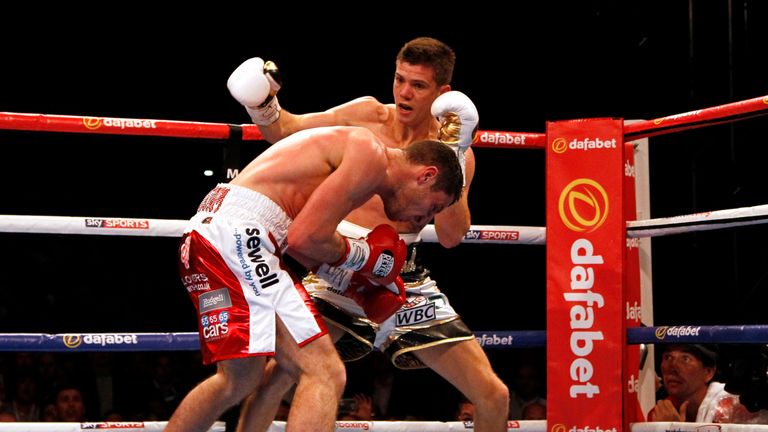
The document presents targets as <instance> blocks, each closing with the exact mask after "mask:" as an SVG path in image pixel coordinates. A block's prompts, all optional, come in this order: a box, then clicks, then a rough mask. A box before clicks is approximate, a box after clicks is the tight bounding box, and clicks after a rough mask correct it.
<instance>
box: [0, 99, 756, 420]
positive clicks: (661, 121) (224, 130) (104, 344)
mask: <svg viewBox="0 0 768 432" xmlns="http://www.w3.org/2000/svg"><path fill="white" fill-rule="evenodd" d="M765 114H768V96H765V97H759V98H754V99H749V100H745V101H740V102H735V103H730V104H726V105H722V106H717V107H711V108H705V109H700V110H696V111H691V112H687V113H682V114H677V115H671V116H667V117H662V118H657V119H654V120H649V121H636V122H632V123H630V122H627V123H626V124H625V123H622V122H621V121H620V120H616V119H586V120H570V121H567V122H552V123H549V124H548V131H547V133H545V134H538V133H517V132H504V131H479V132H478V134H477V137H476V139H475V143H474V144H473V145H474V146H475V147H481V148H482V147H487V148H528V149H530V148H538V149H544V150H545V151H547V158H548V159H547V161H548V168H547V169H548V170H549V169H550V163H552V164H555V163H556V162H554V160H555V158H558V157H561V156H562V155H569V156H570V155H571V154H575V155H578V157H580V158H581V157H584V156H585V155H588V156H590V157H591V154H590V151H592V153H597V152H603V153H605V154H608V153H609V152H610V151H611V150H616V149H618V150H622V149H624V151H626V154H623V153H622V152H621V151H618V153H617V154H615V155H613V156H611V158H612V160H610V161H607V162H606V161H605V160H601V161H600V163H601V164H603V163H604V164H606V165H601V166H602V167H605V171H607V172H608V174H607V175H610V176H612V178H611V180H609V181H608V182H614V185H613V186H616V190H618V191H619V192H615V191H611V190H609V189H610V187H606V186H604V184H605V183H606V181H604V180H599V181H598V180H591V179H586V180H585V178H584V177H580V176H582V174H576V175H575V176H576V177H578V178H575V179H567V180H568V181H569V183H568V184H567V185H565V186H564V187H563V188H560V190H554V189H552V186H551V185H548V190H547V195H548V196H547V207H550V208H551V209H552V210H548V213H547V228H545V227H531V226H497V225H473V226H472V227H471V229H470V231H469V232H468V233H467V234H466V236H465V239H464V242H465V243H479V244H519V245H542V244H545V242H546V243H547V245H548V252H547V254H548V255H547V260H548V262H549V264H548V268H547V273H548V276H547V280H548V285H547V292H548V295H547V314H548V316H549V315H550V314H552V313H553V312H554V314H553V315H555V314H557V313H559V312H562V310H566V311H567V310H568V309H567V308H569V307H571V308H572V307H575V306H573V305H572V304H568V303H567V302H566V303H564V304H561V305H560V306H557V305H555V306H552V305H551V303H556V301H557V300H558V298H560V297H565V298H566V299H568V298H569V297H568V296H569V295H572V296H578V295H581V296H582V297H579V298H578V299H577V300H572V301H582V302H584V303H586V305H587V306H588V307H591V306H594V305H595V304H597V303H600V302H602V301H603V300H604V301H605V306H604V307H603V306H601V305H599V308H600V309H602V311H599V313H601V314H603V315H605V314H608V313H610V314H611V318H610V321H609V322H610V323H611V325H615V326H616V329H606V328H603V329H601V330H600V331H599V332H598V331H593V332H591V333H590V336H583V335H582V333H578V332H576V331H574V332H571V333H567V332H566V334H564V335H563V334H561V335H560V336H557V335H555V334H554V333H557V332H553V331H550V332H546V331H543V330H542V331H478V332H475V335H476V338H477V341H478V342H479V343H480V344H481V345H482V346H483V347H484V348H486V349H509V348H528V347H543V346H546V347H547V349H548V352H549V353H548V366H547V371H548V377H550V378H549V381H550V382H551V381H554V380H553V379H552V378H553V377H554V378H557V379H558V380H559V377H560V376H561V375H562V374H561V372H562V371H561V369H562V368H563V366H562V364H558V361H559V360H560V359H553V358H552V355H553V353H557V355H558V356H565V354H569V353H567V352H566V351H564V350H563V347H562V346H561V345H558V344H562V342H563V337H565V338H566V344H567V338H569V337H570V338H571V341H572V340H573V339H574V337H575V338H576V340H577V343H576V345H575V348H574V345H573V344H572V345H571V349H572V351H573V353H574V354H575V357H576V359H575V360H573V363H571V368H573V367H574V366H573V365H574V364H575V365H576V369H577V370H578V371H579V373H580V374H581V375H585V374H587V372H589V375H592V373H591V372H592V369H590V368H592V364H591V363H590V364H589V366H587V363H588V355H589V354H591V353H585V351H586V348H589V351H592V348H595V349H598V348H603V345H608V344H609V342H610V345H611V346H612V347H611V348H608V349H609V352H610V353H611V354H612V355H616V356H618V357H619V358H620V360H619V361H618V362H616V363H610V364H602V365H601V366H602V367H608V366H610V367H611V368H612V369H615V370H613V372H612V373H611V374H609V375H608V376H607V377H600V379H601V380H603V381H601V382H611V384H610V386H611V387H614V388H613V389H612V390H611V389H607V387H606V386H603V387H602V389H603V393H608V395H609V396H610V397H617V396H618V397H619V402H618V403H619V405H616V404H615V403H613V404H611V403H610V402H598V401H597V399H599V397H602V395H599V396H596V393H590V394H589V397H588V398H586V399H584V400H583V401H581V402H580V403H583V404H585V406H590V405H592V406H597V407H601V408H600V410H601V414H599V415H606V416H607V415H610V416H611V418H610V420H608V421H605V420H603V419H602V418H600V419H598V418H596V417H595V415H598V414H594V413H587V414H586V415H587V416H588V417H586V419H587V420H586V423H573V422H574V421H584V419H585V417H577V418H573V417H572V416H571V414H570V413H569V411H575V410H572V409H571V408H570V406H569V405H566V404H564V402H563V401H566V400H567V396H558V395H557V394H556V393H558V392H561V391H563V390H564V389H566V393H567V387H562V386H560V387H559V386H558V385H553V384H548V395H547V396H548V397H547V399H548V408H547V409H548V418H550V415H551V414H552V415H553V416H554V420H553V419H552V418H550V420H552V421H550V423H549V424H548V421H549V420H548V421H509V423H508V428H509V430H523V431H537V432H538V431H550V432H565V431H566V430H568V431H574V432H580V431H585V432H586V431H595V430H614V431H615V430H626V429H630V428H631V429H632V430H634V431H636V432H637V431H640V432H651V431H653V432H655V431H665V430H676V431H689V430H690V431H693V430H698V431H701V430H705V429H706V428H707V426H706V425H701V424H696V423H668V422H655V423H641V421H642V420H641V419H638V418H636V417H633V416H632V415H630V414H628V411H630V409H631V406H632V405H633V404H634V403H639V404H640V405H641V406H642V408H643V413H645V412H647V410H648V409H649V408H650V407H649V403H650V404H651V406H652V403H653V401H652V399H651V398H653V396H654V391H653V390H654V389H653V387H652V386H653V385H654V384H655V381H654V379H655V371H653V361H648V362H646V361H645V359H646V358H647V357H650V358H653V352H652V346H653V345H654V344H660V343H694V342H702V343H726V344H733V343H740V344H767V343H768V325H753V326H748V325H740V326H653V323H652V319H653V314H652V310H651V308H650V304H651V301H650V295H651V286H650V285H651V273H650V270H651V269H650V238H651V237H657V236H666V235H674V234H680V233H689V232H695V231H707V230H716V229H725V228H732V227H739V226H746V225H755V224H764V223H766V222H768V204H766V205H758V206H754V207H742V208H734V209H723V210H713V211H708V212H704V213H696V214H688V215H681V216H675V217H665V218H655V219H654V218H648V217H647V215H649V214H650V211H649V205H650V203H649V197H648V158H647V155H648V153H647V152H648V142H647V138H648V137H653V136H657V135H662V134H669V133H672V132H679V131H684V130H689V129H695V128H700V127H705V126H711V125H716V124H723V123H729V122H733V121H737V120H744V119H749V118H752V117H757V116H762V115H765ZM0 129H6V130H24V131H39V132H62V133H82V134H118V135H137V136H161V137H175V138H185V139H209V140H210V139H213V140H224V141H238V140H242V141H256V140H261V139H262V137H261V134H260V132H259V129H258V127H257V126H256V125H231V124H218V123H200V122H181V121H166V120H149V119H123V118H103V117H80V116H60V115H44V114H23V113H8V112H5V113H0ZM595 130H600V131H601V132H600V133H601V135H600V136H601V137H602V136H607V137H609V138H605V139H603V138H598V139H594V135H595V132H593V131H595ZM569 134H570V135H569ZM566 136H567V138H565V137H566ZM611 137H612V138H611ZM611 140H614V141H611ZM611 142H613V144H610V143H611ZM616 143H618V144H616ZM564 163H570V164H573V162H572V160H569V159H564ZM590 163H592V162H590ZM587 165H588V166H589V164H587ZM236 173H237V167H232V168H231V171H230V170H228V177H234V175H235V174H236ZM566 177H567V176H566ZM548 183H552V180H551V179H550V178H549V177H548ZM577 187H578V188H577ZM564 191H565V192H567V193H568V194H570V195H568V194H566V193H565V192H564ZM617 201H618V202H620V203H621V204H619V206H618V208H619V209H620V210H621V209H623V211H618V212H617V211H614V212H613V213H614V214H613V215H611V217H612V218H613V219H612V221H611V220H608V219H606V218H607V213H608V212H609V211H608V208H609V207H608V203H609V202H611V203H613V202H617ZM579 203H581V204H584V203H586V204H587V206H588V207H590V208H593V209H597V210H596V213H595V214H593V215H592V216H594V217H591V218H590V217H586V216H585V215H584V213H583V208H582V209H581V210H579V209H578V206H579V205H580V204H579ZM611 208H613V209H614V210H615V209H616V208H617V207H615V206H614V207H611ZM598 210H601V211H603V213H605V214H600V212H599V211H598ZM558 211H559V213H558ZM616 213H618V218H617V216H616ZM558 218H559V220H561V221H562V222H563V223H561V224H560V225H562V227H561V229H560V231H559V232H557V231H555V226H554V224H551V222H553V221H555V220H557V219H558ZM606 220H608V221H607V222H605V221H606ZM186 223H187V221H186V220H171V219H143V218H120V217H102V216H98V215H94V216H87V217H70V216H29V215H0V232H3V233H17V234H24V233H28V234H76V235H97V236H99V235H101V236H142V237H180V236H181V234H182V231H183V228H184V226H185V225H186ZM604 224H605V225H606V226H608V225H611V224H613V225H611V226H612V228H611V230H612V231H611V233H610V234H609V235H607V236H606V237H605V238H600V239H598V240H600V241H604V240H605V239H608V240H610V241H612V242H613V246H612V248H613V249H612V251H613V252H612V254H613V258H612V259H614V261H613V262H614V264H615V265H616V266H618V267H620V269H621V271H620V272H616V273H615V274H614V273H611V274H608V273H606V274H603V273H600V274H601V279H600V282H601V284H605V285H601V290H602V289H605V288H603V286H607V282H604V281H605V280H608V279H609V278H610V279H611V282H610V283H611V284H613V285H615V286H617V287H618V288H619V290H618V291H620V293H618V294H616V293H613V294H611V295H610V297H609V295H608V294H607V293H606V294H605V298H604V299H603V298H602V297H601V299H600V300H599V301H598V300H597V297H591V298H589V299H587V298H586V297H584V296H585V295H586V293H585V292H582V293H579V292H574V293H569V292H568V288H565V289H562V288H560V289H559V291H558V286H559V285H558V284H559V283H560V282H558V280H557V277H558V276H557V275H556V274H555V273H556V271H557V270H562V271H563V272H566V273H570V284H571V289H574V288H573V286H574V285H579V284H583V283H586V282H589V283H590V287H592V285H591V283H592V281H591V279H592V277H593V276H591V275H593V272H592V271H593V270H594V274H597V273H598V272H601V269H600V268H598V265H602V264H603V260H604V258H605V262H608V260H609V254H608V253H604V254H602V255H598V254H597V253H596V252H597V250H598V249H597V246H596V245H598V244H599V242H598V240H596V239H595V238H592V237H589V235H591V234H590V233H592V232H593V231H599V230H598V228H599V227H600V226H601V225H604ZM563 227H564V228H563ZM563 229H566V230H570V231H571V232H572V233H575V235H576V237H573V238H574V241H573V243H571V244H569V245H566V246H567V247H569V248H570V251H571V252H570V257H569V258H568V259H570V263H567V262H566V263H563V261H562V258H561V257H558V256H554V255H553V254H555V253H557V249H556V247H555V246H553V245H552V244H553V243H555V242H558V241H559V242H561V243H562V241H563V240H560V238H561V237H564V236H563V235H562V233H563ZM552 232H556V233H558V235H557V236H555V237H553V240H550V242H547V234H548V233H549V234H552ZM572 233H569V234H572ZM421 237H422V239H423V240H424V241H425V242H436V241H437V236H436V233H435V229H434V226H431V225H429V226H427V227H426V228H425V229H424V230H423V231H422V233H421ZM593 244H594V245H593ZM617 245H618V246H617ZM598 258H599V260H598ZM553 266H554V269H553ZM574 274H576V275H577V276H574ZM587 274H589V275H590V276H589V278H587V277H586V276H583V275H587ZM603 276H605V279H603V278H602V277H603ZM594 278H595V279H597V277H594ZM567 282H568V281H566V284H567ZM563 292H564V294H563ZM589 293H590V295H592V296H594V295H599V294H594V293H592V291H589ZM573 298H576V297H573ZM553 299H555V301H553ZM560 300H561V299H560ZM561 302H562V301H561ZM587 306H584V309H588V307H587ZM625 306H626V310H627V311H629V310H630V308H632V310H633V311H634V312H635V313H633V314H632V316H631V317H630V313H629V312H627V314H626V317H624V313H623V311H624V309H625ZM564 307H566V309H563V308H564ZM579 307H582V306H579ZM597 309H598V308H595V311H593V312H594V313H598V311H597ZM635 309H637V310H636V311H635ZM641 309H642V310H641ZM570 310H571V311H572V310H573V309H570ZM590 313H591V312H590ZM641 317H642V319H641ZM549 319H550V318H549V317H548V328H550V329H552V328H557V327H554V325H555V324H556V322H554V321H549ZM553 319H554V318H553ZM565 327H567V326H565ZM564 330H567V329H564ZM571 330H573V328H572V329H571ZM595 330H596V329H595ZM613 330H616V331H613ZM560 332H561V333H562V331H560ZM597 333H600V334H599V335H597ZM574 335H576V336H574ZM584 335H586V333H584ZM598 336H599V337H598ZM603 342H605V344H603ZM613 345H615V346H613ZM198 349H199V336H198V334H197V333H196V332H195V333H130V332H126V333H90V334H85V333H73V334H44V333H2V334H0V351H6V352H16V351H31V352H34V351H42V352H89V351H114V352H131V351H192V350H198ZM649 353H650V354H649ZM591 361H592V362H594V363H595V364H598V363H599V362H600V360H595V359H592V360H591ZM567 369H568V366H567V365H566V366H565V370H566V374H567ZM595 370H596V369H595ZM618 371H620V372H621V373H620V374H618V375H617V374H616V372H618ZM595 375H596V376H597V374H595ZM571 376H573V372H572V373H571ZM585 380H587V381H588V380H589V377H587V378H585ZM587 381H582V383H587V384H589V385H593V386H595V387H596V385H594V384H592V383H591V382H587ZM627 383H629V385H626V384H627ZM601 385H603V384H601ZM574 388H575V390H574ZM590 389H591V388H590V387H589V386H588V385H583V386H581V385H579V386H576V387H574V386H571V392H572V393H573V392H574V391H575V393H577V394H578V393H579V391H583V392H585V393H589V392H590V391H591V390H590ZM649 389H650V390H649ZM592 396H596V397H595V398H593V397H592ZM571 397H572V396H571ZM595 404H597V405H595ZM600 404H603V405H600ZM617 410H618V412H617ZM599 415H598V416H599ZM589 416H591V417H589ZM164 424H165V423H164V422H93V423H71V424H70V423H66V424H65V423H17V424H7V425H6V424H4V425H3V426H2V428H1V429H2V430H7V431H50V430H83V429H113V428H114V429H121V430H136V431H139V430H144V431H153V430H162V429H163V427H164ZM577 425H578V427H577ZM284 427H285V425H284V423H281V422H275V423H274V424H273V430H275V431H280V430H284ZM469 428H471V422H470V423H467V424H465V423H461V422H383V421H373V422H369V421H339V422H337V430H345V431H348V430H353V431H354V430H366V431H369V430H370V431H406V430H419V431H435V432H437V431H457V430H462V431H463V430H467V429H469ZM755 428H758V427H757V426H755V425H731V424H728V425H725V424H720V425H718V426H717V430H721V431H742V430H755ZM223 429H224V425H223V424H222V423H220V422H218V423H217V424H215V425H214V427H213V428H212V429H211V430H212V431H213V430H215V431H220V430H223ZM759 430H763V431H768V427H762V428H760V429H759Z"/></svg>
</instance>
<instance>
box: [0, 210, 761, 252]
mask: <svg viewBox="0 0 768 432" xmlns="http://www.w3.org/2000/svg"><path fill="white" fill-rule="evenodd" d="M187 222H188V221H186V220H180V219H140V218H103V217H72V216H28V215H0V232H6V233H30V234H86V235H88V234H90V235H122V236H143V237H181V234H182V233H183V232H184V227H185V226H186V224H187ZM764 223H768V205H759V206H754V207H740V208H734V209H726V210H715V211H710V212H703V213H694V214H689V215H681V216H672V217H665V218H654V219H644V220H639V221H628V222H627V237H629V238H640V237H658V236H664V235H671V234H681V233H687V232H694V231H709V230H714V229H722V228H732V227H738V226H747V225H757V224H764ZM420 235H421V238H422V240H423V241H425V242H428V243H436V242H437V241H438V240H437V232H436V231H435V226H434V225H427V226H426V227H424V229H423V230H422V231H421V233H420ZM545 242H546V228H544V227H531V226H509V225H472V226H471V227H470V230H469V231H468V232H467V234H466V235H465V237H464V241H463V243H484V244H488V243H503V244H530V245H540V244H544V243H545Z"/></svg>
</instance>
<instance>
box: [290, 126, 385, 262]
mask: <svg viewBox="0 0 768 432" xmlns="http://www.w3.org/2000/svg"><path fill="white" fill-rule="evenodd" d="M323 139H329V140H333V142H336V143H339V144H338V146H339V147H338V148H340V149H341V150H340V151H341V152H342V154H341V156H340V161H339V162H337V163H338V165H337V166H335V167H334V166H331V169H332V173H331V174H330V175H329V176H328V177H327V178H326V179H325V180H324V181H323V182H322V183H320V185H319V186H318V187H317V188H316V189H315V190H314V191H313V192H312V194H311V195H310V196H309V198H308V199H307V202H306V204H305V205H304V207H303V208H302V209H301V210H300V211H299V212H298V214H297V215H296V217H295V218H294V220H293V223H292V224H291V226H290V227H289V229H288V248H289V253H291V254H292V255H298V256H302V257H304V258H305V259H313V260H316V261H318V262H325V263H333V262H336V261H338V260H339V259H341V257H342V254H345V253H346V251H347V241H346V240H345V239H343V238H342V237H341V235H339V234H338V233H337V232H336V227H337V226H338V224H339V222H341V220H342V219H343V218H344V217H345V216H346V215H347V214H349V212H350V211H352V209H354V208H356V207H358V206H360V205H362V204H363V203H364V202H366V201H367V200H368V199H370V198H371V197H372V196H373V195H374V193H375V192H376V190H377V188H379V187H380V186H381V184H382V183H383V181H384V179H385V178H386V168H387V164H388V159H387V154H386V150H385V147H384V146H383V144H381V143H380V142H379V141H378V140H377V139H376V138H375V137H374V135H373V133H372V132H370V131H369V130H367V129H363V128H351V129H336V130H334V131H333V132H330V134H329V135H326V136H325V137H324V138H323ZM320 163H322V162H320ZM328 163H330V164H332V163H331V162H328ZM332 165H333V164H332Z"/></svg>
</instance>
